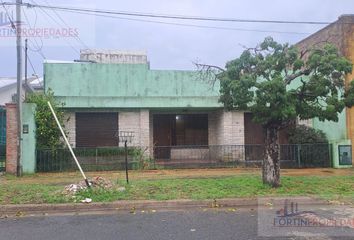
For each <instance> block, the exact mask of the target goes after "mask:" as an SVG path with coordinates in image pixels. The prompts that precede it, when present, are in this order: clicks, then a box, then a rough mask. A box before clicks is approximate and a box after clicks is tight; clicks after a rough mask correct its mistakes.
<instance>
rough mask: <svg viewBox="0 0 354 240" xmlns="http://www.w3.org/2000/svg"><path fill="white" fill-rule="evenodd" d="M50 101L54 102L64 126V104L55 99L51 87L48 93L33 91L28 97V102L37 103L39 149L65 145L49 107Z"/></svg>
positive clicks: (36, 117) (56, 111) (58, 116)
mask: <svg viewBox="0 0 354 240" xmlns="http://www.w3.org/2000/svg"><path fill="white" fill-rule="evenodd" d="M48 101H49V102H50V103H51V104H52V107H53V109H54V111H55V113H56V115H57V118H58V120H59V122H60V124H61V125H62V126H63V122H64V112H63V111H62V110H61V109H60V107H63V104H61V103H59V102H58V101H57V100H55V99H54V93H53V92H52V91H51V90H50V89H49V90H48V92H47V94H42V93H33V94H31V95H29V96H27V97H26V102H29V103H35V104H36V113H35V122H36V140H37V149H46V148H50V149H56V148H61V147H63V146H64V145H63V141H62V136H61V132H60V130H59V128H58V126H57V124H56V122H55V120H54V117H53V115H52V112H51V111H50V109H49V106H48V103H47V102H48Z"/></svg>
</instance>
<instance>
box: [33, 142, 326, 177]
mask: <svg viewBox="0 0 354 240" xmlns="http://www.w3.org/2000/svg"><path fill="white" fill-rule="evenodd" d="M330 149H331V146H330V145H329V144H305V145H280V163H281V167H283V168H309V167H330V166H331V150H330ZM74 152H75V154H76V156H77V158H78V160H79V162H80V163H81V165H82V168H83V169H84V170H86V171H100V170H123V169H124V167H125V165H124V156H125V155H124V153H125V152H124V148H118V147H112V148H75V149H74ZM263 154H264V146H263V145H209V146H166V147H165V146H162V147H161V146H156V147H153V148H148V147H144V148H140V147H139V148H137V147H130V148H129V149H128V162H129V165H128V167H129V168H130V169H141V168H155V167H161V168H205V167H236V166H246V167H253V166H261V165H262V161H263ZM72 170H76V165H75V163H74V161H73V160H72V157H71V155H70V152H69V150H68V149H55V150H49V149H39V150H37V171H38V172H52V171H72Z"/></svg>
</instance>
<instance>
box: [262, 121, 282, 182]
mask: <svg viewBox="0 0 354 240" xmlns="http://www.w3.org/2000/svg"><path fill="white" fill-rule="evenodd" d="M265 130H266V139H265V152H264V159H263V169H262V170H263V171H262V177H263V183H264V184H269V185H270V186H272V187H275V188H276V187H279V186H280V160H279V143H278V128H277V127H273V126H267V127H266V128H265Z"/></svg>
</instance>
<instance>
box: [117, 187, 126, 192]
mask: <svg viewBox="0 0 354 240" xmlns="http://www.w3.org/2000/svg"><path fill="white" fill-rule="evenodd" d="M117 190H118V192H124V191H125V187H119V188H117Z"/></svg>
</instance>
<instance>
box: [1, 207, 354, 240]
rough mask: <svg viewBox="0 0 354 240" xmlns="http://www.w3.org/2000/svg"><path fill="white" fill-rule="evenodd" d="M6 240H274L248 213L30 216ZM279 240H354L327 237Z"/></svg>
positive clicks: (5, 232)
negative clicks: (264, 235)
mask: <svg viewBox="0 0 354 240" xmlns="http://www.w3.org/2000/svg"><path fill="white" fill-rule="evenodd" d="M7 239H14V240H20V239H26V240H28V239H34V240H42V239H43V240H44V239H45V240H57V239H65V240H67V239H70V240H71V239H75V240H76V239H100V240H105V239H132V240H139V239H144V240H145V239H153V240H160V239H161V240H168V239H183V240H187V239H200V240H202V239H203V240H206V239H211V240H218V239H220V240H227V239H275V238H261V237H258V236H257V214H256V212H255V211H252V210H250V209H243V210H238V209H237V210H236V211H235V210H233V209H216V210H214V209H199V210H189V211H182V210H181V211H165V212H160V211H151V210H149V211H143V212H142V211H136V212H134V213H128V212H110V213H100V214H94V215H92V214H91V215H87V214H83V215H81V214H79V215H77V214H76V215H64V216H35V217H31V216H26V217H20V218H16V219H14V218H6V219H0V240H7ZM277 239H311V240H315V239H354V236H353V237H347V238H334V237H333V238H330V237H326V236H323V235H319V236H307V237H299V236H294V237H289V238H277Z"/></svg>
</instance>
